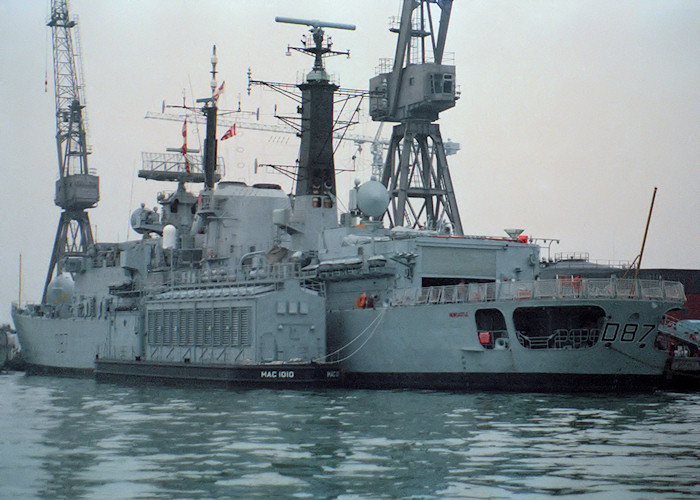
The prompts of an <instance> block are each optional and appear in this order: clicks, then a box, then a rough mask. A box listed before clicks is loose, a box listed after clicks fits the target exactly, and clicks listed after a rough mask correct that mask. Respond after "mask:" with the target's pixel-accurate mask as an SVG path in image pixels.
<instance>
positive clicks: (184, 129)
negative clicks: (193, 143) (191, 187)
mask: <svg viewBox="0 0 700 500" xmlns="http://www.w3.org/2000/svg"><path fill="white" fill-rule="evenodd" d="M182 156H184V157H185V171H186V172H187V173H188V174H189V173H190V159H189V158H187V117H185V122H184V123H183V124H182Z"/></svg>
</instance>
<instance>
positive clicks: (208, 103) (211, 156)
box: [197, 45, 219, 190]
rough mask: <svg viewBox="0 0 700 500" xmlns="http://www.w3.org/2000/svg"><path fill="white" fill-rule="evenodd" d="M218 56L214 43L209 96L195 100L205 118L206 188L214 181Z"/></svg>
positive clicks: (209, 188) (211, 185) (204, 163)
mask: <svg viewBox="0 0 700 500" xmlns="http://www.w3.org/2000/svg"><path fill="white" fill-rule="evenodd" d="M218 61H219V60H218V58H217V57H216V45H214V46H213V47H212V52H211V97H206V98H203V99H197V102H201V103H204V107H203V108H202V112H203V113H204V116H206V119H207V135H206V137H205V139H204V160H203V162H202V163H203V168H204V187H205V189H207V190H211V189H213V188H214V183H215V182H216V179H215V177H214V176H215V174H216V150H217V145H218V143H217V141H216V114H217V112H218V110H219V108H218V107H217V105H216V101H217V99H218V95H217V93H216V90H217V87H218V84H217V82H216V74H217V71H216V64H217V63H218Z"/></svg>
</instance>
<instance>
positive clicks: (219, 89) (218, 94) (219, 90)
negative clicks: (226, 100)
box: [214, 81, 226, 100]
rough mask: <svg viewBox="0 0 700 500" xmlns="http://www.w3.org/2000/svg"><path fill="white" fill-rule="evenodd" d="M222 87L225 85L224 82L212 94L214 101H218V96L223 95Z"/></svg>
mask: <svg viewBox="0 0 700 500" xmlns="http://www.w3.org/2000/svg"><path fill="white" fill-rule="evenodd" d="M224 85H226V82H225V81H224V82H221V86H220V87H219V88H218V89H217V90H216V92H214V100H216V99H218V98H219V96H220V95H221V94H223V93H224Z"/></svg>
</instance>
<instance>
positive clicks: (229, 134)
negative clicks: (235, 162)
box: [221, 123, 236, 141]
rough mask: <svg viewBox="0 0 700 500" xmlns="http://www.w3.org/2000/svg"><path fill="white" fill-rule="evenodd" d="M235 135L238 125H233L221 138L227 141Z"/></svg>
mask: <svg viewBox="0 0 700 500" xmlns="http://www.w3.org/2000/svg"><path fill="white" fill-rule="evenodd" d="M234 135H236V124H235V123H234V124H233V125H231V128H230V129H228V130H227V131H226V133H225V134H224V135H223V136H221V140H222V141H225V140H226V139H230V138H231V137H233V136H234Z"/></svg>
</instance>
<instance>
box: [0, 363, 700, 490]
mask: <svg viewBox="0 0 700 500" xmlns="http://www.w3.org/2000/svg"><path fill="white" fill-rule="evenodd" d="M0 396H1V399H0V415H1V418H0V496H2V497H3V498H178V497H180V498H182V497H184V498H256V497H259V498H270V497H296V498H338V497H340V498H397V497H401V498H403V497H413V498H455V497H468V498H494V497H495V498H510V497H519V498H542V497H544V496H571V497H586V498H601V499H602V498H606V499H608V498H682V497H695V498H697V495H698V492H699V491H700V490H698V480H699V479H698V478H700V434H699V433H698V429H699V428H700V394H697V393H671V392H656V393H654V394H629V395H611V394H607V395H580V394H579V395H567V394H494V393H473V394H458V393H448V392H427V391H348V390H317V391H314V390H309V391H273V390H264V389H261V390H240V391H239V390H236V391H226V390H218V389H196V388H177V387H146V386H140V387H133V386H121V385H112V384H98V383H96V382H94V381H93V380H86V379H65V378H55V377H40V376H32V377H27V376H25V375H24V374H23V373H9V374H3V375H0Z"/></svg>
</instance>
